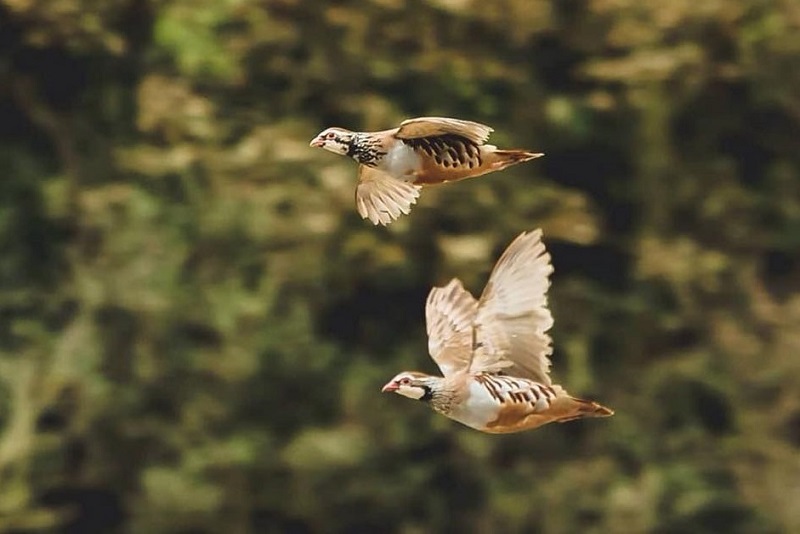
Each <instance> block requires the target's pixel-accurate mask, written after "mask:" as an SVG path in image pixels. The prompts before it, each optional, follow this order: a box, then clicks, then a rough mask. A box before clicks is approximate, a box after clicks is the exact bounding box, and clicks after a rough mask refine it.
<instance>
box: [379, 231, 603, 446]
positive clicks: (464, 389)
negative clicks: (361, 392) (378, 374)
mask: <svg viewBox="0 0 800 534" xmlns="http://www.w3.org/2000/svg"><path fill="white" fill-rule="evenodd" d="M541 239H542V232H541V230H535V231H533V232H526V233H522V234H521V235H519V236H518V237H517V238H516V239H515V240H514V241H513V242H512V243H511V245H509V247H508V248H507V249H506V251H505V252H504V253H503V255H502V256H501V257H500V259H499V260H498V261H497V264H496V265H495V267H494V270H493V271H492V274H491V275H490V277H489V281H488V283H487V284H486V288H485V289H484V290H483V294H482V295H481V298H480V299H479V300H476V299H475V298H474V297H473V296H472V295H471V294H470V293H469V292H468V291H467V290H466V289H464V286H463V285H462V284H461V282H460V281H459V280H458V279H453V280H452V281H451V282H450V283H449V284H447V285H446V286H444V287H435V288H433V289H432V290H431V292H430V294H429V295H428V300H427V303H426V305H425V318H426V322H427V331H428V351H429V352H430V354H431V357H432V358H433V360H434V361H435V362H436V364H437V365H438V366H439V369H441V371H442V374H443V375H444V376H432V375H427V374H424V373H419V372H414V371H404V372H402V373H400V374H398V375H397V376H395V377H394V378H392V379H391V380H390V381H389V382H388V383H387V384H386V385H385V386H383V391H384V392H393V393H397V394H399V395H403V396H405V397H409V398H411V399H416V400H421V401H425V402H427V403H428V404H429V405H430V406H431V408H433V409H434V410H435V411H436V412H439V413H440V414H442V415H445V416H447V417H449V418H451V419H454V420H456V421H458V422H459V423H462V424H464V425H467V426H468V427H471V428H474V429H477V430H481V431H483V432H489V433H493V434H502V433H511V432H520V431H522V430H529V429H532V428H536V427H539V426H542V425H544V424H547V423H551V422H554V421H555V422H559V423H563V422H565V421H571V420H573V419H580V418H583V417H608V416H610V415H613V414H614V412H613V411H612V410H610V409H609V408H606V407H605V406H601V405H600V404H598V403H596V402H593V401H589V400H583V399H578V398H575V397H572V396H570V395H569V394H568V393H567V392H566V390H565V389H564V388H563V387H562V386H559V385H557V384H553V382H552V381H551V379H550V374H549V369H550V359H549V356H550V354H551V353H552V351H553V349H552V346H551V340H550V336H549V335H548V334H547V331H548V330H549V329H550V327H551V326H552V325H553V317H552V316H551V314H550V310H549V309H548V308H547V289H548V287H549V285H550V279H549V276H550V274H551V273H552V272H553V267H552V266H551V264H550V254H548V253H547V251H546V250H545V247H544V244H543V243H542V240H541Z"/></svg>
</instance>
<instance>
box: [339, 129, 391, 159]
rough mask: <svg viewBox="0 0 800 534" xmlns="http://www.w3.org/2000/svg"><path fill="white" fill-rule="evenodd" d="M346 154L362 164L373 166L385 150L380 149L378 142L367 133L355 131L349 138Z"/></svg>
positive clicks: (384, 153) (383, 154)
mask: <svg viewBox="0 0 800 534" xmlns="http://www.w3.org/2000/svg"><path fill="white" fill-rule="evenodd" d="M347 155H348V156H350V157H351V158H353V159H354V160H356V161H357V162H359V163H360V164H362V165H366V166H367V167H374V166H375V165H376V164H377V163H378V161H379V160H380V159H381V158H383V156H385V155H386V152H384V151H382V150H381V149H380V143H379V142H378V141H376V140H375V139H372V138H371V137H370V136H369V135H365V134H362V133H357V134H354V135H353V138H352V139H351V140H350V146H349V148H348V149H347Z"/></svg>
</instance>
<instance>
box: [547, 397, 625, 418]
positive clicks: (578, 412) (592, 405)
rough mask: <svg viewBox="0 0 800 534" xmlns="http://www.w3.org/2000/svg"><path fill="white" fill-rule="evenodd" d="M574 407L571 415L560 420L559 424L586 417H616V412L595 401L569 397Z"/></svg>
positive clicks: (565, 415) (568, 414)
mask: <svg viewBox="0 0 800 534" xmlns="http://www.w3.org/2000/svg"><path fill="white" fill-rule="evenodd" d="M569 399H570V401H571V403H570V404H571V405H572V409H571V410H570V413H567V414H564V416H563V417H561V418H559V419H558V422H559V423H566V422H567V421H573V420H575V419H583V418H584V417H610V416H612V415H614V410H612V409H611V408H606V407H605V406H603V405H602V404H598V403H596V402H594V401H590V400H584V399H578V398H575V397H569Z"/></svg>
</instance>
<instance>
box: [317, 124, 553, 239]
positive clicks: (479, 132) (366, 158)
mask: <svg viewBox="0 0 800 534" xmlns="http://www.w3.org/2000/svg"><path fill="white" fill-rule="evenodd" d="M492 131H493V130H492V129H491V128H490V127H488V126H485V125H483V124H478V123H477V122H471V121H464V120H459V119H449V118H445V117H419V118H416V119H408V120H405V121H403V122H402V123H400V127H399V128H394V129H391V130H384V131H382V132H351V131H350V130H345V129H344V128H328V129H327V130H324V131H323V132H321V133H320V134H319V135H317V136H316V137H315V138H314V140H313V141H311V146H313V147H320V148H324V149H325V150H328V151H330V152H333V153H335V154H341V155H343V156H350V157H351V158H353V159H354V160H356V161H357V162H358V163H360V165H359V167H358V180H359V182H358V187H357V188H356V206H357V208H358V213H360V214H361V217H362V218H364V219H369V220H370V221H372V224H384V225H386V224H389V223H391V222H392V221H393V220H395V219H397V218H398V217H400V214H408V212H409V211H410V210H411V205H412V204H414V203H415V202H416V201H417V197H418V196H419V190H420V188H421V187H422V186H423V185H432V184H440V183H444V182H452V181H454V180H462V179H464V178H471V177H473V176H480V175H481V174H486V173H488V172H494V171H499V170H500V169H504V168H506V167H508V166H510V165H514V164H516V163H521V162H523V161H528V160H531V159H534V158H538V157H540V156H543V155H544V154H541V153H534V152H527V151H525V150H499V149H498V148H497V147H496V146H493V145H487V144H485V142H486V139H488V137H489V134H490V133H491V132H492Z"/></svg>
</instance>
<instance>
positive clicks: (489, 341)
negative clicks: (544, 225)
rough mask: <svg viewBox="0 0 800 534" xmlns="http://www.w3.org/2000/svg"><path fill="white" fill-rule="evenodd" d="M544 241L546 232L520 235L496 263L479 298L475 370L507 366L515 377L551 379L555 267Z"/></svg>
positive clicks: (507, 369) (536, 231)
mask: <svg viewBox="0 0 800 534" xmlns="http://www.w3.org/2000/svg"><path fill="white" fill-rule="evenodd" d="M541 239H542V232H541V230H534V231H532V232H524V233H522V234H520V235H519V236H518V237H517V238H516V239H515V240H514V241H513V242H512V243H511V244H510V245H509V246H508V248H507V249H506V251H505V252H504V253H503V255H502V256H501V257H500V259H499V260H498V261H497V263H496V264H495V266H494V269H493V271H492V274H491V276H490V277H489V281H488V282H487V284H486V288H485V289H484V290H483V294H482V295H481V298H480V300H479V301H478V307H477V312H476V317H475V322H474V328H475V330H476V332H475V338H476V340H477V344H476V349H474V350H473V351H472V361H471V363H470V367H469V370H470V371H471V372H479V371H494V370H496V369H498V368H503V367H506V368H505V369H504V370H505V371H506V372H507V373H508V374H509V375H513V376H518V377H521V378H530V379H532V380H535V381H537V382H540V383H542V384H550V383H551V381H550V376H549V369H550V358H549V356H550V354H552V352H553V348H552V346H551V344H550V343H551V340H550V336H549V335H548V334H547V331H548V330H549V329H550V327H551V326H552V325H553V317H552V315H551V314H550V310H549V309H548V307H547V290H548V288H549V287H550V274H551V273H552V272H553V267H552V265H551V264H550V254H548V253H547V251H546V250H545V247H544V244H543V243H542V240H541Z"/></svg>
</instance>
